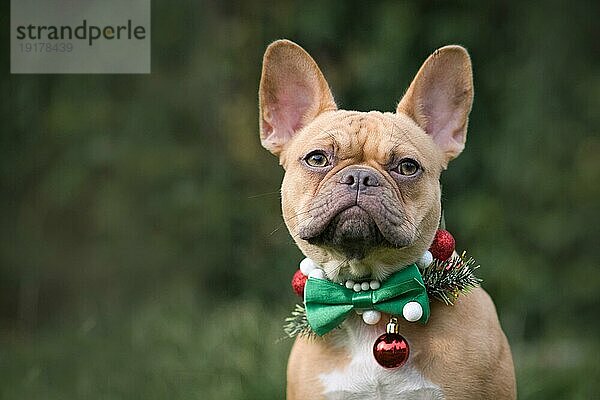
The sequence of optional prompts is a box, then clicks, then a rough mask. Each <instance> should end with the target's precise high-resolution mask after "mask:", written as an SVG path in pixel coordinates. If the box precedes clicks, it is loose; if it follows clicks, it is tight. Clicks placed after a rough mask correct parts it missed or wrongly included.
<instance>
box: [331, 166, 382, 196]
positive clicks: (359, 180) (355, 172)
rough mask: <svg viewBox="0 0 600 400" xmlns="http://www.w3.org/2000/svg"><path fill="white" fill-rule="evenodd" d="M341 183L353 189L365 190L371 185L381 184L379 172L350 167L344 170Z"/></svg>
mask: <svg viewBox="0 0 600 400" xmlns="http://www.w3.org/2000/svg"><path fill="white" fill-rule="evenodd" d="M340 183H341V184H344V185H348V186H349V187H350V188H351V189H354V190H358V191H364V190H367V189H368V188H370V187H375V186H379V178H377V173H376V172H375V171H372V170H370V169H367V168H352V167H348V168H346V169H345V170H344V171H343V172H342V176H341V178H340Z"/></svg>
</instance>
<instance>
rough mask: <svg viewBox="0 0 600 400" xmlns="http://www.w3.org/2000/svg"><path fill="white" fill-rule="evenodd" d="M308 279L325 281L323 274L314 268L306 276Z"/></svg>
mask: <svg viewBox="0 0 600 400" xmlns="http://www.w3.org/2000/svg"><path fill="white" fill-rule="evenodd" d="M308 276H309V278H315V279H325V272H323V270H322V269H320V268H315V269H313V270H312V271H310V273H309V274H308Z"/></svg>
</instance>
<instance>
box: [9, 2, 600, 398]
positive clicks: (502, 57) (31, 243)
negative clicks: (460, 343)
mask: <svg viewBox="0 0 600 400" xmlns="http://www.w3.org/2000/svg"><path fill="white" fill-rule="evenodd" d="M599 11H600V10H599V5H598V3H597V2H588V1H578V2H562V1H556V0H553V1H549V2H544V3H543V4H540V3H536V2H518V1H504V2H464V3H458V4H457V3H451V2H415V1H408V2H395V1H385V2H377V3H374V2H356V1H348V2H312V1H309V2H290V1H279V2H275V3H273V4H269V3H268V2H265V3H260V4H258V3H251V2H245V3H243V4H239V2H229V1H218V2H217V1H201V2H192V1H184V2H177V4H174V3H173V2H165V1H154V2H153V9H152V74H150V75H72V76H67V75H10V74H9V73H8V65H9V62H8V49H7V48H6V47H7V45H8V43H9V39H8V36H7V35H8V30H7V29H5V30H2V31H1V32H0V36H1V37H2V38H3V39H4V40H2V43H3V46H4V51H3V52H1V53H0V58H1V59H2V61H3V62H2V63H1V65H2V66H3V67H2V68H3V74H2V78H1V79H0V90H1V91H2V93H3V94H4V101H3V102H2V103H1V105H0V116H1V118H2V135H0V141H1V142H0V154H1V156H0V189H1V190H2V196H1V197H0V213H1V218H2V224H1V225H0V322H1V327H2V330H1V331H0V354H1V355H2V356H1V357H0V365H1V366H2V370H3V371H6V373H3V374H2V377H1V378H0V397H2V398H8V399H12V398H33V399H35V398H50V399H52V398H57V399H58V398H165V397H169V398H182V399H185V398H196V397H203V398H211V399H219V398H223V399H231V398H242V399H243V398H281V397H282V396H283V392H284V389H283V385H284V366H285V361H286V360H285V359H286V354H287V351H288V349H289V343H288V342H285V343H284V344H280V343H279V342H277V341H276V339H277V337H278V335H280V334H281V332H280V329H281V321H282V319H283V318H284V317H285V314H286V310H287V309H289V306H291V305H292V304H293V301H294V299H293V295H292V294H291V291H290V290H288V288H289V279H290V278H291V275H292V273H293V272H294V270H295V269H296V266H297V262H298V261H299V259H300V253H299V251H298V250H297V249H296V248H295V246H294V245H293V243H292V240H291V239H290V238H289V236H288V234H287V232H286V229H285V226H284V225H283V224H282V220H281V216H280V211H279V195H278V188H279V183H280V181H281V177H282V171H281V170H280V168H279V166H278V165H277V161H276V159H275V158H274V157H272V156H271V155H269V154H268V153H267V152H266V151H264V150H263V149H262V148H261V147H260V144H259V141H258V132H257V131H258V122H257V100H256V99H257V94H256V93H257V86H258V79H259V74H260V63H261V58H262V53H263V51H264V48H265V46H266V45H267V44H268V43H269V42H270V41H272V40H274V39H277V38H282V37H287V38H290V39H293V40H295V41H297V42H298V43H300V44H301V45H303V46H305V48H306V49H307V50H308V51H309V52H310V53H311V54H313V56H314V57H315V58H316V59H317V61H318V62H319V64H320V65H321V67H322V69H323V71H324V73H325V75H326V77H327V78H328V80H329V82H330V83H331V85H332V87H333V90H334V93H335V95H336V100H337V101H338V104H339V105H340V106H342V107H344V108H349V109H360V110H369V109H380V110H386V111H392V110H393V109H394V108H395V103H396V102H397V100H399V98H400V96H401V95H402V92H403V91H404V90H405V88H406V87H407V86H408V84H409V83H410V79H412V76H413V75H414V73H415V72H416V70H417V69H418V67H419V65H420V64H421V62H422V61H423V60H424V59H425V57H426V56H427V55H428V54H429V53H430V52H431V51H433V50H434V49H435V48H436V47H439V46H442V45H444V44H448V43H460V44H463V45H465V46H466V47H467V48H468V49H469V51H470V53H471V56H472V59H473V63H474V72H475V93H476V95H475V105H474V108H473V112H472V115H471V120H470V127H469V140H468V143H467V148H466V150H465V153H464V154H463V155H461V157H460V158H459V159H457V160H456V161H454V162H452V163H451V165H450V168H449V170H448V171H447V172H446V173H445V174H444V176H443V178H442V180H443V185H444V208H445V215H446V222H447V226H448V229H449V230H450V231H451V232H452V233H453V234H454V236H455V238H456V240H457V247H458V248H466V249H469V252H470V254H473V255H474V256H475V257H476V258H477V260H478V261H479V262H481V264H482V265H484V266H485V268H482V269H481V270H479V271H478V272H479V273H480V274H481V277H482V278H483V280H484V282H485V284H484V287H485V288H486V289H487V290H488V291H489V292H490V293H491V295H492V297H493V298H494V300H495V302H496V306H497V308H498V311H499V315H500V319H501V322H502V324H503V327H504V328H505V331H506V333H507V336H508V338H509V340H510V342H511V344H512V345H513V353H514V356H515V362H516V366H517V373H518V380H519V390H520V393H521V395H520V398H522V399H546V398H591V397H593V394H595V393H598V392H599V391H600V386H599V385H600V384H599V383H598V382H600V379H599V378H600V369H599V367H598V364H597V362H596V361H595V358H594V354H596V352H597V351H598V350H599V345H598V339H597V338H598V337H599V336H600V335H599V334H600V332H599V327H600V323H599V322H598V319H597V318H595V315H596V313H597V309H598V308H599V306H600V302H599V300H600V298H599V296H598V294H597V293H598V288H599V287H600V274H598V273H597V271H596V270H597V267H598V251H597V246H595V245H594V243H595V242H596V238H598V237H599V236H600V232H599V229H600V223H599V221H598V214H599V210H598V206H597V204H598V198H599V197H600V191H599V190H600V189H599V188H600V186H599V185H598V182H599V181H600V162H599V160H598V154H599V153H600V139H599V136H598V126H600V120H599V119H600V117H599V114H598V112H597V110H598V109H600V96H598V93H599V92H600V75H599V73H598V71H600V65H599V59H598V51H597V44H596V42H597V36H598V35H597V28H596V25H597V21H596V19H597V18H596V16H597V15H598V14H599ZM9 16H10V12H9V10H8V4H5V5H4V8H3V10H2V12H0V22H2V25H3V26H10V21H9ZM288 292H289V293H288ZM190 293H192V294H194V295H193V296H192V294H190ZM178 296H183V300H182V299H181V298H179V297H178ZM186 296H188V297H186ZM189 296H191V297H189ZM195 296H197V297H195ZM190 298H192V300H190ZM208 299H211V300H210V301H209V300H208ZM240 326H241V327H242V329H239V327H240ZM230 340H237V341H239V344H240V352H239V354H238V356H237V357H236V356H232V355H231V354H225V352H222V351H220V350H223V349H224V347H223V346H224V345H223V343H224V342H226V341H230ZM199 392H201V393H202V394H203V395H202V396H197V394H198V393H199Z"/></svg>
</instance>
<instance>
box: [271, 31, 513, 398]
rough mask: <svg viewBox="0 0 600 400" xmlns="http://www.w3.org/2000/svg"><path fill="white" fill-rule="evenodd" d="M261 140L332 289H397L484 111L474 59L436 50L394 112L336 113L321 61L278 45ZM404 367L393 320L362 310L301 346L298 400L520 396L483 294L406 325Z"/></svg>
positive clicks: (294, 391) (302, 237)
mask: <svg viewBox="0 0 600 400" xmlns="http://www.w3.org/2000/svg"><path fill="white" fill-rule="evenodd" d="M259 101H260V138H261V142H262V145H263V146H264V147H265V148H266V149H267V150H269V151H270V152H272V153H273V154H275V155H276V156H278V157H279V160H280V164H281V165H282V166H283V168H284V169H285V176H284V178H283V184H282V188H281V195H282V208H283V217H284V219H285V223H286V225H287V227H288V229H289V231H290V233H291V235H292V237H293V238H294V240H295V242H296V243H297V245H298V247H299V248H300V249H301V250H302V252H303V253H304V254H305V255H306V256H307V257H309V258H310V259H312V260H314V261H315V262H316V263H317V264H318V265H319V266H320V267H321V268H322V269H323V271H324V273H325V278H326V279H328V280H330V281H332V282H343V281H344V280H348V279H353V280H357V281H360V280H364V279H379V280H385V279H386V278H387V277H389V276H390V275H391V274H393V273H395V272H396V271H398V270H399V269H401V268H403V266H406V265H409V264H412V263H414V262H415V260H417V259H418V258H419V257H420V256H421V255H422V254H423V253H424V251H425V250H427V249H428V248H429V246H430V244H431V242H432V240H433V237H434V234H435V232H436V229H437V228H438V224H439V220H440V213H441V205H440V183H439V178H440V174H441V172H442V171H443V170H445V169H446V167H447V166H448V163H449V162H450V161H451V160H452V159H454V158H455V157H457V156H458V155H459V154H460V153H461V151H462V150H463V148H464V145H465V140H466V131H467V122H468V116H469V112H470V110H471V105H472V102H473V78H472V71H471V61H470V58H469V55H468V54H467V52H466V50H465V49H464V48H462V47H460V46H446V47H443V48H440V49H438V50H437V51H435V52H434V53H433V54H432V55H431V56H430V57H429V58H428V59H427V60H426V61H425V63H424V64H423V66H422V67H421V69H420V70H419V72H418V73H417V75H416V77H415V78H414V80H413V82H412V83H411V85H410V87H409V88H408V90H407V92H406V94H405V95H404V97H403V98H402V100H401V101H400V103H399V104H398V107H397V109H396V112H394V113H390V112H378V111H371V112H357V111H345V110H338V108H337V106H336V104H335V102H334V99H333V95H332V93H331V91H330V89H329V86H328V84H327V82H326V80H325V78H324V77H323V74H322V73H321V71H320V70H319V67H318V66H317V64H316V63H315V61H314V60H313V59H312V58H311V57H310V55H309V54H308V53H306V52H305V51H304V50H303V49H302V48H301V47H299V46H298V45H296V44H295V43H293V42H290V41H287V40H278V41H276V42H274V43H272V44H271V45H270V46H269V47H268V48H267V50H266V52H265V55H264V60H263V69H262V76H261V81H260V90H259ZM399 327H400V332H402V335H403V336H405V337H406V338H407V339H408V341H409V343H410V346H411V353H410V358H409V360H408V362H407V363H406V365H404V366H403V367H401V368H397V369H385V368H382V367H381V366H380V365H378V364H377V363H376V362H375V360H374V359H373V357H372V345H373V341H374V340H375V339H376V338H377V337H378V335H379V334H381V332H382V331H385V321H384V319H382V321H381V322H380V323H378V324H376V325H366V324H364V323H363V321H362V320H361V318H360V317H359V316H357V315H353V316H351V317H349V318H348V319H346V320H345V321H344V322H343V324H342V325H341V327H340V329H337V330H335V331H332V332H330V333H329V334H327V335H324V336H322V337H319V338H316V339H313V338H306V337H299V338H298V339H297V340H296V342H295V344H294V346H293V349H292V353H291V355H290V358H289V362H288V373H287V375H288V385H287V397H288V399H291V400H293V399H303V400H304V399H305V400H308V399H310V400H312V399H514V398H515V397H516V389H515V377H514V367H513V363H512V356H511V352H510V348H509V345H508V342H507V340H506V337H505V335H504V333H503V332H502V329H501V327H500V323H499V321H498V317H497V315H496V310H495V307H494V304H493V302H492V300H491V299H490V297H489V296H488V295H487V294H486V292H485V291H484V290H483V289H481V288H478V289H475V290H473V291H472V292H471V293H469V294H468V295H464V296H461V297H459V299H458V301H457V302H456V304H455V305H454V306H446V305H444V304H442V303H440V302H434V301H432V302H431V316H430V318H429V321H428V323H427V324H424V325H422V324H415V323H409V322H407V321H400V322H399Z"/></svg>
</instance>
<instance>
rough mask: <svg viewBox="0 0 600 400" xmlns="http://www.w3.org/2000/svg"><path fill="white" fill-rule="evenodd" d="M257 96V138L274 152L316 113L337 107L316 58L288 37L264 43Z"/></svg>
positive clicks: (281, 147) (282, 147)
mask: <svg viewBox="0 0 600 400" xmlns="http://www.w3.org/2000/svg"><path fill="white" fill-rule="evenodd" d="M258 97H259V103H260V110H259V111H260V116H259V120H260V140H261V143H262V145H263V147H264V148H266V149H267V150H269V151H270V152H271V153H273V154H275V155H280V153H281V151H282V150H283V149H284V148H285V146H286V144H287V143H288V142H289V141H290V139H291V138H292V137H293V136H294V135H295V134H296V133H298V131H299V130H300V129H302V128H303V127H304V126H306V125H307V124H309V123H310V122H311V121H312V120H313V119H315V118H316V117H317V116H318V115H319V114H321V113H322V112H324V111H330V110H336V109H337V106H336V105H335V102H334V100H333V95H332V94H331V90H330V89H329V85H328V84H327V81H326V80H325V78H324V77H323V74H322V73H321V70H320V69H319V67H318V66H317V63H316V62H315V60H313V59H312V57H311V56H310V55H309V54H308V53H307V52H306V51H304V49H303V48H302V47H300V46H298V45H297V44H296V43H294V42H291V41H289V40H277V41H275V42H273V43H271V44H270V45H269V47H267V50H266V51H265V56H264V58H263V67H262V75H261V78H260V89H259V94H258Z"/></svg>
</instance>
